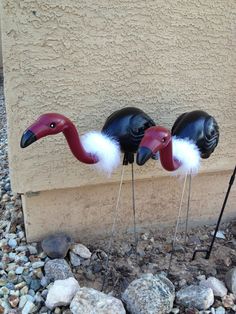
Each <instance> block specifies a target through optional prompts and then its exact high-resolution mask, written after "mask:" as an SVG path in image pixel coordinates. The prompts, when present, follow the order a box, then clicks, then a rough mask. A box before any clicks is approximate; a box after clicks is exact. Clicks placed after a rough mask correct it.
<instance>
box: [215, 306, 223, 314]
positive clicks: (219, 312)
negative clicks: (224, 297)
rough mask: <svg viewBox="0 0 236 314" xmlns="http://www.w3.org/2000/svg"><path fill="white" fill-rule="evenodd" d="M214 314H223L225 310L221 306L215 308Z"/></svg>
mask: <svg viewBox="0 0 236 314" xmlns="http://www.w3.org/2000/svg"><path fill="white" fill-rule="evenodd" d="M215 312H216V314H225V308H224V307H223V306H219V307H217V308H216V311H215Z"/></svg>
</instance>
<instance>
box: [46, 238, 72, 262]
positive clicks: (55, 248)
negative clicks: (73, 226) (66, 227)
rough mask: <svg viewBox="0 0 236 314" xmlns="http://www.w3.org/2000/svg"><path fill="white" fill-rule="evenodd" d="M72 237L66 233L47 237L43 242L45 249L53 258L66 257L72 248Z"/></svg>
mask: <svg viewBox="0 0 236 314" xmlns="http://www.w3.org/2000/svg"><path fill="white" fill-rule="evenodd" d="M71 243H72V239H71V238H70V237H69V236H68V235H66V234H64V233H58V234H55V235H50V236H48V237H47V238H45V239H44V240H43V241H42V243H41V246H42V249H43V251H44V252H45V253H46V254H47V255H48V256H49V257H51V258H64V257H65V256H66V254H67V252H68V250H69V248H70V245H71Z"/></svg>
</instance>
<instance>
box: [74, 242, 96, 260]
mask: <svg viewBox="0 0 236 314" xmlns="http://www.w3.org/2000/svg"><path fill="white" fill-rule="evenodd" d="M71 251H72V252H74V253H75V254H77V255H79V256H81V257H83V258H90V257H91V255H92V253H91V252H90V251H89V249H88V248H87V247H86V246H85V245H83V244H81V243H78V244H74V245H72V247H71Z"/></svg>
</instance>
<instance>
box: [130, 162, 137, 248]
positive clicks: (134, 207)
mask: <svg viewBox="0 0 236 314" xmlns="http://www.w3.org/2000/svg"><path fill="white" fill-rule="evenodd" d="M131 167H132V168H131V172H132V203H133V219H134V248H135V253H136V254H137V246H138V236H137V228H136V203H135V186H134V164H133V163H132V164H131Z"/></svg>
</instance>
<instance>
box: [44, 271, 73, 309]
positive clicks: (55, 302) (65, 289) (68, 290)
mask: <svg viewBox="0 0 236 314" xmlns="http://www.w3.org/2000/svg"><path fill="white" fill-rule="evenodd" d="M78 289H79V283H78V281H77V280H75V279H74V278H72V277H70V278H68V279H64V280H56V281H55V282H54V284H53V286H52V287H51V288H50V289H49V291H48V294H47V299H46V303H45V304H46V306H47V307H48V308H49V309H51V310H52V309H54V308H56V307H57V306H66V305H69V304H70V302H71V300H72V298H73V297H74V296H75V294H76V292H77V291H78Z"/></svg>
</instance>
